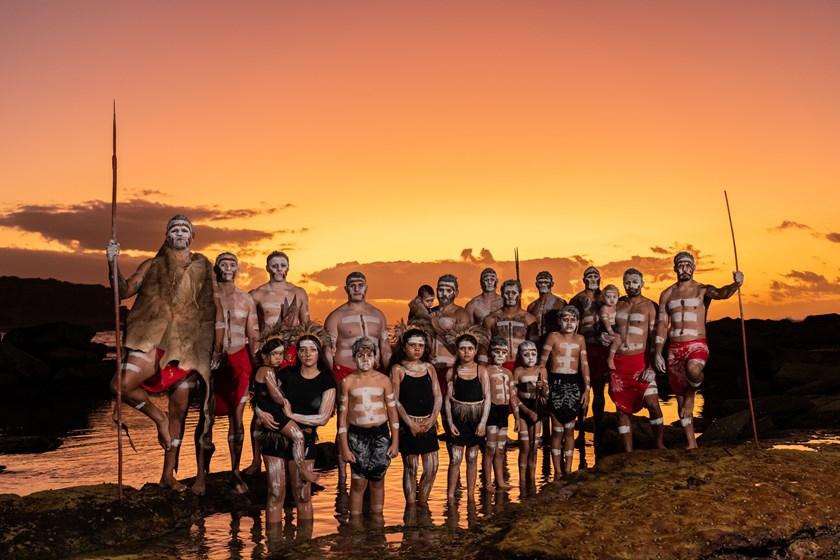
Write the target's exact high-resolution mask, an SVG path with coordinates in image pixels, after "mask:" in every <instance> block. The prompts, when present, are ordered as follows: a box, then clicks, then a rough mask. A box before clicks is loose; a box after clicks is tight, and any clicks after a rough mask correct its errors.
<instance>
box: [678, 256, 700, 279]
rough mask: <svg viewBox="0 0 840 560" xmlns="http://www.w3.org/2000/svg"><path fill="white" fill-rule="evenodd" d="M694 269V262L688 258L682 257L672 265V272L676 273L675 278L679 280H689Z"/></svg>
mask: <svg viewBox="0 0 840 560" xmlns="http://www.w3.org/2000/svg"><path fill="white" fill-rule="evenodd" d="M694 270H695V268H694V264H693V263H692V262H691V261H690V260H688V259H683V260H681V261H679V262H677V264H675V265H674V272H676V273H677V278H678V279H679V280H680V281H681V282H686V281H688V280H691V278H692V277H693V276H694Z"/></svg>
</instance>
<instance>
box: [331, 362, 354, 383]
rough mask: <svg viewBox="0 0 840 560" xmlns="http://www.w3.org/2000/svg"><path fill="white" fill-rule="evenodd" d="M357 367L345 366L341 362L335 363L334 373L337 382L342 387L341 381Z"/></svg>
mask: <svg viewBox="0 0 840 560" xmlns="http://www.w3.org/2000/svg"><path fill="white" fill-rule="evenodd" d="M354 371H356V370H355V368H349V367H345V366H343V365H341V364H339V363H337V362H336V363H334V364H333V375H334V376H335V382H336V384H337V385H338V386H339V387H341V382H342V381H344V378H345V377H347V376H348V375H350V374H351V373H353V372H354Z"/></svg>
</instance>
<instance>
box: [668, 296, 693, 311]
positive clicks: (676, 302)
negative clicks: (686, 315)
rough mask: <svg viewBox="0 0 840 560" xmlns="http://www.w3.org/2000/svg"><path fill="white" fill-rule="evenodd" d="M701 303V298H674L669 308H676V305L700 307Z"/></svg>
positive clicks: (669, 303)
mask: <svg viewBox="0 0 840 560" xmlns="http://www.w3.org/2000/svg"><path fill="white" fill-rule="evenodd" d="M699 305H700V298H685V299H672V300H671V301H669V302H668V309H674V308H676V307H698V306H699Z"/></svg>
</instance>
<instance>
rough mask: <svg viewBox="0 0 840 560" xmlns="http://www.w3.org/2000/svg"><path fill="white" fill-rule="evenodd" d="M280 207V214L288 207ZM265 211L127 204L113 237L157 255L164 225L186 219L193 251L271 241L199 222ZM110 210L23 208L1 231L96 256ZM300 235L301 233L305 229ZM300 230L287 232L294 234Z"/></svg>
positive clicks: (89, 205) (97, 204) (94, 206)
mask: <svg viewBox="0 0 840 560" xmlns="http://www.w3.org/2000/svg"><path fill="white" fill-rule="evenodd" d="M289 206H290V205H288V204H287V205H285V206H281V207H279V209H283V208H286V207H289ZM277 210H278V209H275V208H271V209H269V210H252V209H239V210H236V209H234V210H222V209H219V208H218V207H216V206H196V207H191V208H185V207H181V206H174V205H170V204H163V203H160V202H152V201H147V200H138V199H134V200H128V201H125V202H122V203H120V205H119V207H118V209H117V233H118V239H119V241H120V245H121V246H122V248H123V249H124V250H125V249H131V250H139V251H147V252H151V251H156V250H157V249H158V248H159V247H160V244H161V243H162V241H163V236H164V228H165V226H166V222H167V221H168V220H169V218H171V217H172V216H173V215H175V214H185V215H187V216H189V218H190V219H191V220H192V221H193V223H194V224H195V242H194V248H195V249H196V250H201V249H202V248H204V247H208V246H210V245H223V246H240V245H246V244H249V243H253V242H256V241H260V240H264V239H270V238H272V237H273V236H274V235H275V232H263V231H258V230H254V229H245V228H241V229H234V228H221V227H215V226H208V225H204V224H202V222H206V221H210V222H215V221H222V220H228V219H234V218H249V217H253V216H256V215H260V214H272V213H274V212H276V211H277ZM110 224H111V205H110V203H109V202H105V201H101V200H93V201H88V202H82V203H78V204H68V205H60V204H55V205H46V204H45V205H39V204H32V205H22V206H18V207H17V208H15V209H14V210H12V211H9V212H7V213H6V214H4V215H2V216H0V226H6V227H10V228H15V229H18V230H22V231H26V232H31V233H37V234H40V235H41V236H42V237H44V239H47V240H51V241H57V242H59V243H61V244H63V245H65V246H66V247H68V248H72V249H74V250H77V249H82V250H84V249H86V250H101V249H102V248H104V247H105V244H106V243H107V240H108V239H110V237H111V231H110ZM304 229H305V228H304ZM302 231H303V230H286V231H284V232H282V233H286V234H295V233H300V232H302Z"/></svg>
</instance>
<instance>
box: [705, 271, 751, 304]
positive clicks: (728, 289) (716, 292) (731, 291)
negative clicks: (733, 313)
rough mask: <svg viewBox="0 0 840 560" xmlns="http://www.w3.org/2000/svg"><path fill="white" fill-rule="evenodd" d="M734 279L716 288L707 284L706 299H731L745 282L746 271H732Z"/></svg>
mask: <svg viewBox="0 0 840 560" xmlns="http://www.w3.org/2000/svg"><path fill="white" fill-rule="evenodd" d="M732 279H733V280H735V281H734V282H732V283H731V284H728V285H726V286H723V287H722V288H715V287H714V286H709V285H707V286H706V299H729V298H731V297H732V296H734V295H735V294H736V293H737V292H738V289H739V288H740V287H741V285H742V284H743V283H744V273H743V272H741V271H740V270H736V271H735V272H733V273H732Z"/></svg>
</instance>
